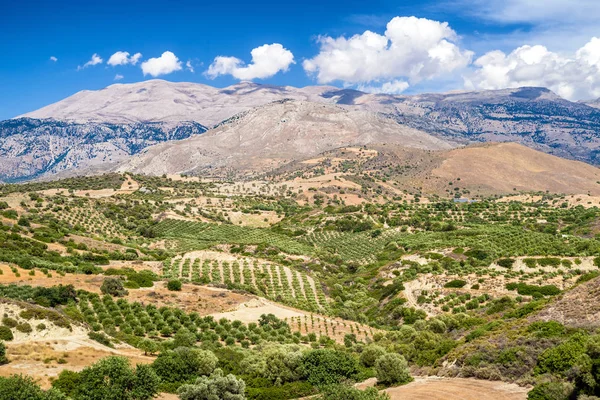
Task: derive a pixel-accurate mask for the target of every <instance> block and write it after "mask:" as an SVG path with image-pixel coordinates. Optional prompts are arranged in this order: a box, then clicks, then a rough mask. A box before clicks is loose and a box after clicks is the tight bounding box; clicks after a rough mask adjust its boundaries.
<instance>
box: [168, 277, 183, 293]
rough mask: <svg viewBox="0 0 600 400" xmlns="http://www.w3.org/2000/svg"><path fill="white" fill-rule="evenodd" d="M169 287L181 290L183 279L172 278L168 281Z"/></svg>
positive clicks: (172, 289)
mask: <svg viewBox="0 0 600 400" xmlns="http://www.w3.org/2000/svg"><path fill="white" fill-rule="evenodd" d="M167 289H169V290H171V291H176V292H178V291H180V290H181V281H180V280H178V279H171V280H170V281H169V282H167Z"/></svg>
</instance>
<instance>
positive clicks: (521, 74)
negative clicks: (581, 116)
mask: <svg viewBox="0 0 600 400" xmlns="http://www.w3.org/2000/svg"><path fill="white" fill-rule="evenodd" d="M474 67H475V69H474V71H472V72H471V73H469V74H467V75H465V86H466V88H468V89H502V88H512V87H522V86H542V87H546V88H548V89H550V90H552V91H554V92H556V93H557V94H558V95H560V96H562V97H565V98H567V99H570V100H578V99H587V98H597V97H600V38H596V37H594V38H592V39H591V40H590V41H589V42H588V43H587V44H586V45H585V46H583V47H581V48H580V49H579V50H577V51H576V52H575V53H574V54H572V55H571V56H564V55H561V54H558V53H555V52H552V51H550V50H548V49H547V48H546V47H544V46H541V45H536V46H521V47H519V48H517V49H515V50H513V51H512V52H511V53H509V54H506V53H504V52H502V51H498V50H496V51H490V52H488V53H486V54H485V55H483V56H481V57H479V58H478V59H477V60H476V61H475V62H474Z"/></svg>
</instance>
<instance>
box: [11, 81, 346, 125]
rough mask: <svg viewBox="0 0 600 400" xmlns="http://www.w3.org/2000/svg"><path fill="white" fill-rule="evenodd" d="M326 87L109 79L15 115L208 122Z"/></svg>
mask: <svg viewBox="0 0 600 400" xmlns="http://www.w3.org/2000/svg"><path fill="white" fill-rule="evenodd" d="M333 89H335V88H332V87H327V86H317V87H308V88H305V89H298V88H293V87H280V86H271V85H259V84H255V83H252V82H241V83H239V84H236V85H233V86H229V87H226V88H224V89H219V88H214V87H212V86H207V85H201V84H199V83H188V82H167V81H163V80H160V79H154V80H149V81H144V82H139V83H133V84H115V85H111V86H108V87H107V88H105V89H102V90H96V91H92V90H84V91H81V92H78V93H76V94H74V95H73V96H71V97H67V98H66V99H64V100H61V101H59V102H57V103H54V104H51V105H49V106H46V107H43V108H41V109H39V110H37V111H33V112H30V113H27V114H24V115H22V116H21V117H27V118H36V119H47V118H53V119H58V120H61V121H73V122H80V123H82V122H101V123H105V122H109V123H115V124H128V123H135V122H143V123H146V122H170V123H179V122H182V121H195V122H198V123H200V124H202V125H204V126H209V127H210V126H213V125H216V124H218V123H219V122H221V121H223V120H225V119H227V118H230V117H232V116H233V115H235V114H238V113H240V112H243V111H247V110H250V109H251V108H254V107H257V106H261V105H264V104H267V103H270V102H272V101H277V100H282V99H287V98H291V99H296V100H313V101H319V100H320V99H322V97H320V94H321V93H322V92H325V91H330V90H333Z"/></svg>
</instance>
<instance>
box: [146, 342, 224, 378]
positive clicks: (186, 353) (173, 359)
mask: <svg viewBox="0 0 600 400" xmlns="http://www.w3.org/2000/svg"><path fill="white" fill-rule="evenodd" d="M217 362H218V359H217V357H216V356H215V355H214V354H213V353H212V352H210V351H208V350H199V349H190V348H186V347H180V348H177V349H175V350H167V351H165V352H162V353H160V354H159V355H158V357H157V358H156V360H154V363H153V364H152V368H153V369H154V371H156V374H157V375H158V376H159V377H160V378H161V380H162V382H163V383H184V382H188V381H190V380H191V379H194V378H196V377H198V376H200V375H209V374H211V373H212V372H213V371H214V369H215V368H216V366H217Z"/></svg>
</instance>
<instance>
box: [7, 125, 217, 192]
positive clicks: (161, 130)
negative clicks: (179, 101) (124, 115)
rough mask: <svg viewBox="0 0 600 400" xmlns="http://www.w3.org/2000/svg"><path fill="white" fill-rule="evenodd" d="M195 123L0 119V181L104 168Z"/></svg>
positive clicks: (192, 129)
mask: <svg viewBox="0 0 600 400" xmlns="http://www.w3.org/2000/svg"><path fill="white" fill-rule="evenodd" d="M205 130H206V128H205V127H204V126H202V125H200V124H198V123H195V122H184V123H179V124H167V123H145V124H140V123H134V124H112V123H104V122H103V123H77V122H64V121H57V120H37V119H30V118H21V119H13V120H7V121H3V122H0V182H1V181H5V182H11V181H20V180H27V179H34V178H38V177H41V176H44V175H46V176H52V175H55V174H57V173H61V172H65V171H68V172H69V173H77V172H75V171H80V172H81V171H83V170H86V171H88V172H89V171H100V172H101V171H106V170H107V169H108V168H110V166H114V165H116V164H117V163H119V162H121V161H123V160H125V159H127V158H128V157H129V156H131V155H133V154H136V153H138V152H139V151H141V150H142V149H144V148H145V147H147V146H150V145H153V144H156V143H161V142H164V141H169V140H177V139H183V138H186V137H189V136H191V135H195V134H200V133H202V132H204V131H205Z"/></svg>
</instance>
